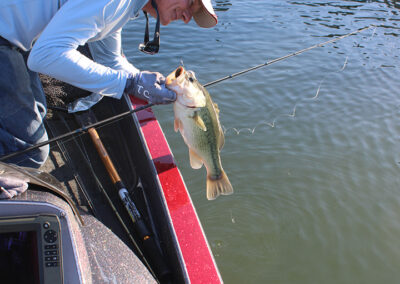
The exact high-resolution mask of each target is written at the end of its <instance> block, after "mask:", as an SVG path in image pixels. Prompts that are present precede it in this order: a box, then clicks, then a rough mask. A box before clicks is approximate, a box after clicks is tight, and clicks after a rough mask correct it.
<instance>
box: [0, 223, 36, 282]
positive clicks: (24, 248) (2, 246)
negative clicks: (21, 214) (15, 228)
mask: <svg viewBox="0 0 400 284" xmlns="http://www.w3.org/2000/svg"><path fill="white" fill-rule="evenodd" d="M37 248H38V244H37V236H36V232H35V231H26V232H10V233H0V275H1V278H2V279H1V283H33V284H36V283H37V284H39V283H40V280H39V263H38V259H39V258H38V249H37ZM4 280H5V281H4Z"/></svg>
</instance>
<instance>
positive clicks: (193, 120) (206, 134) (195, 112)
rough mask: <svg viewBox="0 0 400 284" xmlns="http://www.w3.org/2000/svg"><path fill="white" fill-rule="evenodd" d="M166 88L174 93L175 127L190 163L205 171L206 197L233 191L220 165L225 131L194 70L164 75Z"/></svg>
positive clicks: (215, 107) (215, 196) (180, 70)
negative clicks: (183, 143) (185, 148)
mask: <svg viewBox="0 0 400 284" xmlns="http://www.w3.org/2000/svg"><path fill="white" fill-rule="evenodd" d="M166 86H167V88H169V89H171V90H173V91H175V92H176V94H177V99H176V101H175V103H174V114H175V120H174V129H175V131H176V132H177V131H178V130H179V131H180V133H181V135H182V137H183V140H184V141H185V143H186V145H187V146H188V147H189V157H190V165H191V167H192V168H193V169H200V168H201V167H202V166H203V164H204V166H205V167H206V170H207V199H209V200H213V199H215V198H217V197H218V196H219V195H221V194H223V195H228V194H232V193H233V188H232V185H231V183H230V182H229V179H228V177H227V175H226V173H225V171H224V170H223V168H222V165H221V158H220V154H219V153H220V150H221V148H222V146H223V145H224V141H225V138H224V133H223V131H222V128H221V125H220V122H219V110H218V106H217V105H216V104H214V103H213V101H212V100H211V96H210V94H209V93H208V92H207V90H206V89H205V88H204V87H203V86H202V85H201V84H200V83H199V82H198V81H197V79H196V76H195V74H194V72H193V71H187V70H185V69H184V68H183V67H181V66H180V67H178V68H177V69H176V70H175V71H173V72H172V73H171V74H169V75H168V76H167V78H166Z"/></svg>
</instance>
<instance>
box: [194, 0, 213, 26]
mask: <svg viewBox="0 0 400 284" xmlns="http://www.w3.org/2000/svg"><path fill="white" fill-rule="evenodd" d="M201 3H202V5H201V9H199V11H197V13H195V14H193V19H194V21H195V22H196V24H197V25H198V26H200V27H202V28H212V27H214V26H215V25H216V24H217V23H218V17H217V15H216V14H215V11H214V9H213V7H212V4H211V1H210V0H201Z"/></svg>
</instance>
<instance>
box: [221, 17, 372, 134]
mask: <svg viewBox="0 0 400 284" xmlns="http://www.w3.org/2000/svg"><path fill="white" fill-rule="evenodd" d="M371 27H374V30H373V32H372V34H371V36H370V39H371V38H372V37H373V36H374V35H375V31H376V26H374V25H371V26H369V27H367V28H362V29H359V30H357V31H355V32H353V33H351V34H355V33H357V32H360V31H362V30H366V29H369V28H371ZM348 35H350V34H347V35H344V36H341V37H339V38H344V37H346V36H348ZM339 38H335V39H336V41H337V40H338V39H339ZM329 42H333V41H332V40H330V41H327V42H324V43H321V44H318V45H314V46H312V47H310V48H306V49H303V50H302V51H305V50H310V49H312V48H315V47H317V46H322V45H324V44H327V43H329ZM293 54H295V53H292V54H291V55H287V56H284V57H281V58H288V57H291V56H294V55H293ZM297 54H299V52H297ZM279 59H280V58H278V59H276V60H273V61H272V62H277V61H279ZM348 60H349V56H346V58H345V60H344V63H343V65H342V67H341V68H340V70H338V71H333V72H330V73H328V74H326V75H325V76H324V77H323V78H322V79H321V80H320V83H319V85H318V88H317V91H316V93H315V95H314V96H313V97H312V98H303V99H301V100H299V101H298V102H296V103H295V105H294V107H293V110H292V112H291V113H290V114H287V113H285V114H279V115H278V116H276V117H275V118H274V120H273V121H272V122H270V121H267V120H262V121H260V122H258V123H257V124H256V126H254V127H253V128H249V127H245V128H239V129H238V128H235V127H229V128H226V127H225V126H224V125H222V130H223V132H224V134H226V133H227V132H228V131H230V130H232V131H233V132H234V133H235V134H236V135H239V134H241V133H242V132H248V133H249V134H251V135H253V134H254V132H255V131H256V129H257V128H259V127H261V126H263V125H265V126H267V127H270V128H274V127H275V123H276V122H277V120H278V118H279V117H291V118H294V117H296V110H297V107H298V105H299V104H300V103H301V102H303V101H308V100H316V99H317V98H318V96H319V94H320V91H321V86H322V84H323V83H324V81H325V80H326V78H327V77H329V76H331V74H332V73H340V72H342V71H343V70H344V69H345V68H346V67H347V64H348ZM258 66H259V68H260V67H263V66H265V65H263V66H261V65H258ZM256 67H257V66H256ZM253 68H255V67H253ZM250 69H251V68H250ZM248 70H249V69H248ZM252 70H254V69H251V70H249V71H252ZM236 74H238V73H236ZM225 78H226V77H225ZM217 81H218V80H217ZM215 82H216V81H215Z"/></svg>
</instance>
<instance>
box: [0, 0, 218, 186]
mask: <svg viewBox="0 0 400 284" xmlns="http://www.w3.org/2000/svg"><path fill="white" fill-rule="evenodd" d="M141 10H142V11H144V12H147V13H149V14H151V15H152V16H153V17H156V16H157V14H159V19H160V22H161V24H162V25H168V24H169V23H170V22H171V21H175V20H182V21H183V22H185V23H188V22H189V21H190V20H191V18H192V17H193V18H194V19H195V21H196V23H197V24H198V25H199V26H201V27H205V28H208V27H213V26H215V25H216V24H217V16H216V15H215V12H214V10H213V8H212V5H211V0H36V1H26V0H2V1H0V157H1V156H4V155H6V154H9V153H12V152H16V151H18V150H22V149H25V148H27V147H29V146H32V145H34V144H37V143H40V142H43V141H45V140H47V133H46V130H45V128H44V125H43V119H44V117H45V115H46V100H45V96H44V93H43V89H42V86H41V83H40V80H39V77H38V74H37V73H36V72H38V73H43V74H46V75H49V76H51V77H54V78H56V79H58V80H61V81H64V82H66V83H69V84H71V85H74V86H76V87H79V88H82V89H85V90H88V91H91V92H93V93H97V94H100V95H103V96H110V97H113V98H116V99H120V98H121V97H122V95H123V94H124V93H127V94H133V95H134V96H137V97H139V98H142V99H146V100H147V101H149V102H152V103H155V104H165V103H170V102H173V101H174V100H175V99H176V94H175V93H174V92H172V91H170V90H168V89H166V88H165V84H164V80H165V78H164V76H163V75H162V74H160V73H158V72H149V71H140V70H138V69H136V68H135V67H134V66H133V65H131V64H130V63H129V62H128V61H127V60H126V58H124V57H123V56H122V52H121V30H122V27H123V26H124V25H125V24H126V23H127V22H128V21H129V20H130V19H134V18H137V17H138V16H139V14H140V11H141ZM157 10H158V11H157ZM85 43H88V46H89V50H90V51H91V54H92V57H93V61H92V60H90V59H88V58H87V57H85V56H83V55H82V54H81V53H79V52H78V51H77V50H76V49H77V47H78V46H79V45H84V44H85ZM48 152H49V148H48V146H43V147H41V148H39V149H37V150H36V151H35V150H34V151H31V152H29V153H27V154H23V155H20V156H16V157H14V158H11V159H9V160H7V162H10V163H15V164H18V165H20V166H27V167H33V168H38V167H40V166H41V165H42V164H43V163H44V162H45V160H46V158H47V156H48ZM0 178H1V177H0ZM8 183H10V182H9V181H8ZM0 186H2V185H1V180H0ZM3 188H5V187H4V186H3Z"/></svg>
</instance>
